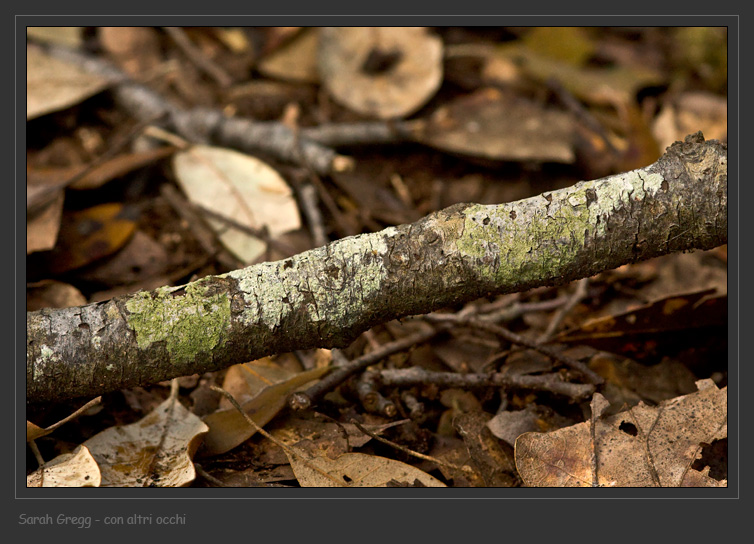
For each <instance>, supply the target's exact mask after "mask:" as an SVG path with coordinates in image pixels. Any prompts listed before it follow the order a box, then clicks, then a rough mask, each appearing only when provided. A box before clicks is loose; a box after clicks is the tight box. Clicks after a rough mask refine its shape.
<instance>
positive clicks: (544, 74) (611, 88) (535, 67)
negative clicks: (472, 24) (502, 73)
mask: <svg viewBox="0 0 754 544" xmlns="http://www.w3.org/2000/svg"><path fill="white" fill-rule="evenodd" d="M494 55H495V56H499V57H501V58H504V59H509V60H511V61H513V62H515V64H516V66H517V67H518V68H519V69H520V70H521V71H522V72H524V73H525V74H527V75H528V76H529V77H530V78H532V79H534V80H537V81H547V80H548V79H550V78H553V79H555V80H557V81H558V82H559V83H560V84H561V85H563V87H565V88H566V89H568V90H569V91H570V92H571V93H573V94H574V95H575V96H576V97H578V98H580V99H582V100H584V101H586V102H589V103H591V104H606V103H607V104H612V103H613V101H614V100H615V98H616V97H619V98H620V99H621V100H622V101H623V102H624V103H629V102H631V101H632V100H633V99H634V97H635V95H636V92H637V91H638V90H639V89H641V88H643V87H648V86H650V85H660V84H662V83H663V82H664V81H665V76H664V75H663V74H660V73H657V72H655V71H653V70H651V69H649V68H646V67H635V66H612V67H597V68H593V67H584V66H578V65H574V64H570V63H568V62H563V61H561V60H559V59H556V58H552V57H548V56H546V55H542V54H538V53H536V52H534V51H532V50H531V49H529V48H528V47H526V46H525V45H522V44H521V43H518V42H513V43H511V44H504V45H501V46H499V47H497V48H496V51H495V53H494Z"/></svg>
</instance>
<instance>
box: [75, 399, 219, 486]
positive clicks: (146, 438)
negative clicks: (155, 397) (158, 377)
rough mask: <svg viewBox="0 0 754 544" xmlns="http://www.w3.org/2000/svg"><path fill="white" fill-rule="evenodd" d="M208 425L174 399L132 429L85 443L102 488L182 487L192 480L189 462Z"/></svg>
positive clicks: (121, 429)
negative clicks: (99, 477)
mask: <svg viewBox="0 0 754 544" xmlns="http://www.w3.org/2000/svg"><path fill="white" fill-rule="evenodd" d="M207 430H208V429H207V426H206V425H205V424H204V423H203V422H202V420H201V419H199V418H198V417H197V416H195V415H194V414H192V413H191V412H189V411H188V410H186V408H184V407H183V405H182V404H181V403H180V402H179V401H178V400H177V399H176V398H174V397H172V396H171V397H170V398H168V399H167V400H166V401H165V402H163V403H162V404H160V405H159V406H158V407H157V408H156V409H155V410H154V411H153V412H152V413H150V414H148V415H147V416H145V417H144V418H142V419H141V420H140V421H138V422H136V423H133V424H131V425H124V426H121V427H111V428H109V429H106V430H104V431H102V432H101V433H99V434H97V435H95V436H93V437H92V438H90V439H89V440H87V441H86V442H84V445H85V446H86V447H88V448H89V450H90V451H91V452H92V456H93V457H94V459H95V460H96V461H97V464H98V465H99V467H100V470H101V472H102V484H101V485H102V487H183V486H187V485H189V484H190V483H191V482H193V481H194V478H195V477H196V471H195V469H194V464H193V462H192V461H191V459H192V458H193V456H194V453H196V449H197V447H198V445H199V442H200V440H201V437H202V436H203V435H204V434H205V433H206V432H207Z"/></svg>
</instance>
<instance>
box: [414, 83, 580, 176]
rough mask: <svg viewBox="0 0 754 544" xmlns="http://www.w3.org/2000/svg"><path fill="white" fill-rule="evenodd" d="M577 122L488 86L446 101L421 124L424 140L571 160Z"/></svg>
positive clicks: (472, 150)
mask: <svg viewBox="0 0 754 544" xmlns="http://www.w3.org/2000/svg"><path fill="white" fill-rule="evenodd" d="M573 136H574V124H573V119H572V117H571V116H570V115H568V114H567V113H564V112H561V111H557V110H554V109H551V108H545V107H544V106H541V105H539V104H537V103H535V102H532V101H530V100H527V99H524V98H521V97H518V96H516V95H515V94H514V93H512V92H507V91H506V92H503V91H500V90H498V89H492V88H485V89H482V90H480V91H477V92H475V93H472V94H470V95H468V96H464V97H461V98H459V99H456V100H455V101H453V102H451V103H450V104H448V105H447V106H443V107H441V108H440V109H438V110H437V111H435V113H434V114H432V116H431V117H430V118H429V120H427V121H424V122H423V123H422V125H420V129H419V130H418V133H417V138H418V140H419V141H421V142H422V143H424V144H426V145H429V146H432V147H435V148H438V149H442V150H444V151H449V152H451V153H458V154H461V155H469V156H472V157H480V158H483V159H490V160H496V161H537V162H560V163H572V162H573V161H574V158H575V155H574V152H573V144H572V140H573Z"/></svg>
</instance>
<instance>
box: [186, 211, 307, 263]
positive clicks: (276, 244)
mask: <svg viewBox="0 0 754 544" xmlns="http://www.w3.org/2000/svg"><path fill="white" fill-rule="evenodd" d="M191 205H192V206H193V207H194V208H196V209H197V210H199V211H200V212H201V213H203V214H204V215H206V216H207V217H209V218H210V219H214V220H216V221H219V222H221V223H224V224H226V225H228V226H229V227H231V228H233V229H236V230H239V231H241V232H243V233H245V234H248V235H250V236H254V237H255V238H259V239H260V240H262V241H264V242H265V243H266V244H267V245H269V246H270V247H272V248H275V249H276V250H277V251H279V252H280V253H282V254H283V257H290V256H291V255H295V254H296V253H298V251H296V250H295V249H294V248H293V247H291V246H289V245H288V244H286V243H285V242H281V241H280V240H276V239H275V238H273V237H272V236H270V234H269V232H267V230H266V229H264V228H262V229H258V228H255V227H250V226H249V225H244V224H243V223H239V222H238V221H236V220H235V219H231V218H230V217H227V216H225V215H223V214H221V213H217V212H215V211H213V210H210V209H209V208H207V207H205V206H202V205H201V204H196V203H192V204H191Z"/></svg>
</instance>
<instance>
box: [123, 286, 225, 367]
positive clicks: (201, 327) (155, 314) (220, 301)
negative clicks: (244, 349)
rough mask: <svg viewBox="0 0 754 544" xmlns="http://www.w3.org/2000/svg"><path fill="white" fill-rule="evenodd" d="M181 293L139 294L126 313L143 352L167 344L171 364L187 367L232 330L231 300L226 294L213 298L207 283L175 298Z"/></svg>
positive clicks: (167, 289)
mask: <svg viewBox="0 0 754 544" xmlns="http://www.w3.org/2000/svg"><path fill="white" fill-rule="evenodd" d="M179 289H180V288H178V287H163V288H160V289H157V290H156V291H154V292H152V293H148V292H141V293H136V294H135V295H133V297H131V298H130V299H129V300H128V302H126V309H127V310H128V312H129V315H128V325H129V327H130V328H131V329H133V331H134V332H135V333H136V342H137V343H138V345H139V348H141V349H146V348H148V347H149V346H150V345H152V344H153V343H155V342H160V341H165V342H166V347H167V351H168V353H169V354H170V357H171V360H173V361H175V362H178V363H185V362H188V361H191V360H193V359H195V358H196V356H197V355H198V354H200V353H202V352H209V351H211V350H212V349H214V348H215V347H216V346H217V345H218V344H220V343H221V342H222V341H223V334H224V331H227V329H228V327H229V326H230V299H229V298H228V295H227V294H226V293H219V294H213V295H209V294H208V289H207V288H206V287H205V286H204V285H203V282H195V283H191V284H188V285H186V286H185V292H184V293H182V294H179V295H176V296H173V295H172V294H171V293H173V292H174V291H177V290H179Z"/></svg>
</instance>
